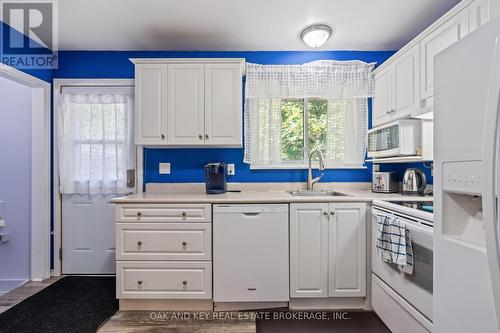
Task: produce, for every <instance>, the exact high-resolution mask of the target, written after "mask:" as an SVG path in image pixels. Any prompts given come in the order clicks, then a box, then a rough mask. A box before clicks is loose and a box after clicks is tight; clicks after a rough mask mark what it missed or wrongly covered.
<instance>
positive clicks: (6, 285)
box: [0, 279, 29, 296]
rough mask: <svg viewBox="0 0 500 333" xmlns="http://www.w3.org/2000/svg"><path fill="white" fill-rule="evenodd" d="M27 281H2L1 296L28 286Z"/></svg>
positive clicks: (0, 284)
mask: <svg viewBox="0 0 500 333" xmlns="http://www.w3.org/2000/svg"><path fill="white" fill-rule="evenodd" d="M28 281H29V280H27V279H0V296H2V295H5V294H7V293H8V292H10V291H12V290H14V289H16V288H19V287H21V286H22V285H24V284H26V283H27V282H28Z"/></svg>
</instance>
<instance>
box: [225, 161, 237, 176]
mask: <svg viewBox="0 0 500 333" xmlns="http://www.w3.org/2000/svg"><path fill="white" fill-rule="evenodd" d="M235 173H236V172H235V168H234V164H232V163H231V164H228V165H227V175H228V176H234V174H235Z"/></svg>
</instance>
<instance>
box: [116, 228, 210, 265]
mask: <svg viewBox="0 0 500 333" xmlns="http://www.w3.org/2000/svg"><path fill="white" fill-rule="evenodd" d="M211 238H212V224H211V223H117V225H116V259H117V260H207V259H210V258H211V248H212V246H211Z"/></svg>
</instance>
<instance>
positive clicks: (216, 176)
mask: <svg viewBox="0 0 500 333" xmlns="http://www.w3.org/2000/svg"><path fill="white" fill-rule="evenodd" d="M226 175H227V165H226V163H224V162H215V163H208V164H207V165H205V187H206V191H207V194H222V193H226V190H227V183H226Z"/></svg>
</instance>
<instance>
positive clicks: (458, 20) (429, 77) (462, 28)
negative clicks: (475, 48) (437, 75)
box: [420, 9, 469, 111]
mask: <svg viewBox="0 0 500 333" xmlns="http://www.w3.org/2000/svg"><path fill="white" fill-rule="evenodd" d="M468 33H469V12H468V11H467V10H466V9H464V10H462V11H461V12H459V13H458V14H457V15H455V16H453V17H452V18H450V19H449V20H447V21H446V22H445V23H443V24H442V25H441V26H439V27H438V28H436V29H435V30H434V31H433V32H431V33H430V34H429V35H428V36H426V37H425V38H424V39H422V41H421V42H420V61H421V65H420V72H421V76H420V84H421V85H420V98H421V105H420V106H421V108H424V109H429V111H431V110H432V106H433V95H434V56H435V55H437V54H438V53H439V52H441V51H443V50H444V49H446V48H447V47H449V46H451V45H452V44H454V43H456V42H458V41H459V40H460V39H461V38H463V37H464V36H465V35H467V34H468Z"/></svg>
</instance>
